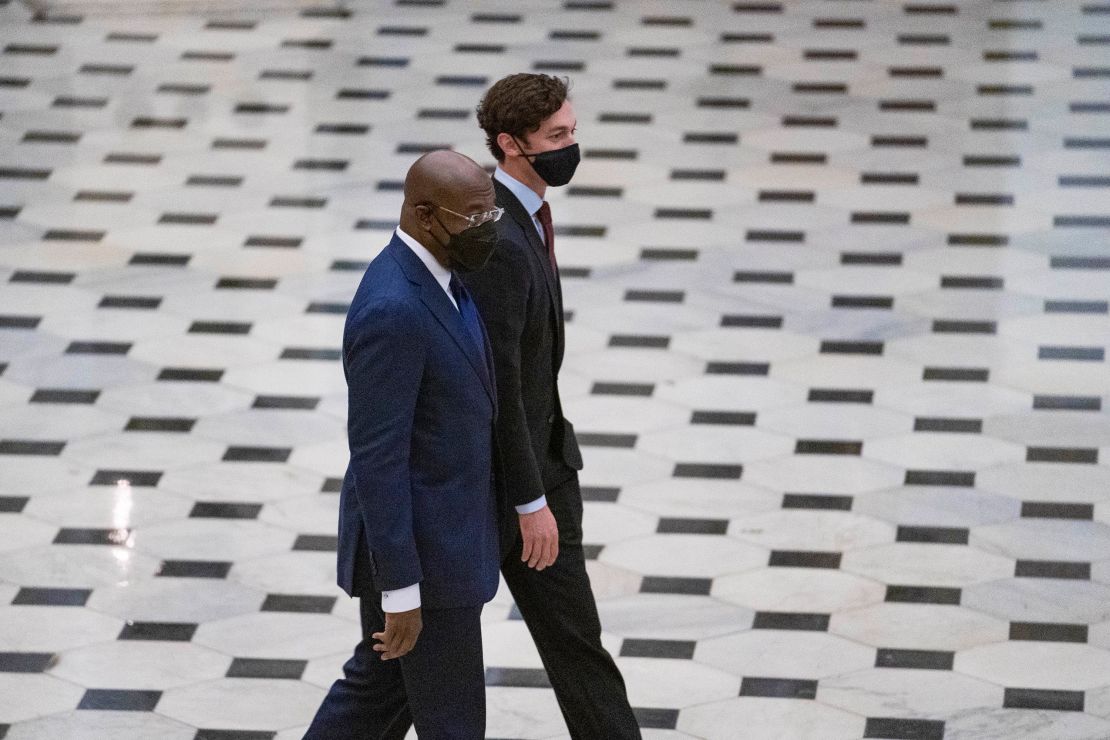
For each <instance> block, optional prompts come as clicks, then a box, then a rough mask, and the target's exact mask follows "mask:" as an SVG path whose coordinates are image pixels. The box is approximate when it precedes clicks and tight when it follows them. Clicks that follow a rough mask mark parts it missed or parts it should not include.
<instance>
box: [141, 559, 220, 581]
mask: <svg viewBox="0 0 1110 740" xmlns="http://www.w3.org/2000/svg"><path fill="white" fill-rule="evenodd" d="M231 565H232V564H231V563H229V562H223V561H219V560H166V561H164V562H163V563H162V567H161V568H160V569H159V570H158V573H157V575H159V576H161V577H163V578H227V574H228V573H229V572H231Z"/></svg>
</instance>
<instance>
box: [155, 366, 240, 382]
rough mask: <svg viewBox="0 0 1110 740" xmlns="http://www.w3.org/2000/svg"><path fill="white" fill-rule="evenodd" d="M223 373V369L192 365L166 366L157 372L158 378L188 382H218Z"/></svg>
mask: <svg viewBox="0 0 1110 740" xmlns="http://www.w3.org/2000/svg"><path fill="white" fill-rule="evenodd" d="M223 375H224V371H223V370H217V369H207V368H194V367H166V368H162V371H161V372H160V373H158V380H162V381H180V382H188V383H219V382H220V378H222V377H223Z"/></svg>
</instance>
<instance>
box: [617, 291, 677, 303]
mask: <svg viewBox="0 0 1110 740" xmlns="http://www.w3.org/2000/svg"><path fill="white" fill-rule="evenodd" d="M685 298H686V293H685V292H684V291H681V290H626V291H625V293H624V300H626V301H642V302H647V303H682V302H683V301H684V300H685Z"/></svg>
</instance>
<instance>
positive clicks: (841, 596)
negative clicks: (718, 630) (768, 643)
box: [712, 567, 886, 614]
mask: <svg viewBox="0 0 1110 740" xmlns="http://www.w3.org/2000/svg"><path fill="white" fill-rule="evenodd" d="M885 592H886V589H885V588H884V586H883V585H882V584H881V583H879V582H877V581H873V580H870V579H867V578H863V577H860V576H857V575H854V574H852V573H846V572H844V571H840V570H829V571H822V570H817V569H814V568H778V567H776V568H760V569H758V570H751V571H748V572H747V573H739V574H736V575H730V576H723V577H721V578H717V579H714V581H713V592H712V593H713V596H714V598H717V599H721V600H722V601H727V602H730V603H733V604H738V605H740V606H743V607H747V608H750V609H754V610H756V611H771V612H817V613H826V612H827V613H830V614H831V613H834V612H840V611H844V610H848V609H855V608H857V607H863V606H867V605H870V604H878V603H881V602H882V600H883V596H884V594H885Z"/></svg>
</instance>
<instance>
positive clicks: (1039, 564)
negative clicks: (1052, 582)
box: [1014, 560, 1091, 581]
mask: <svg viewBox="0 0 1110 740" xmlns="http://www.w3.org/2000/svg"><path fill="white" fill-rule="evenodd" d="M1014 577H1015V578H1066V579H1070V580H1077V581H1089V580H1090V579H1091V564H1090V563H1084V562H1077V561H1067V560H1018V561H1017V563H1016V564H1015V565H1014Z"/></svg>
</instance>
